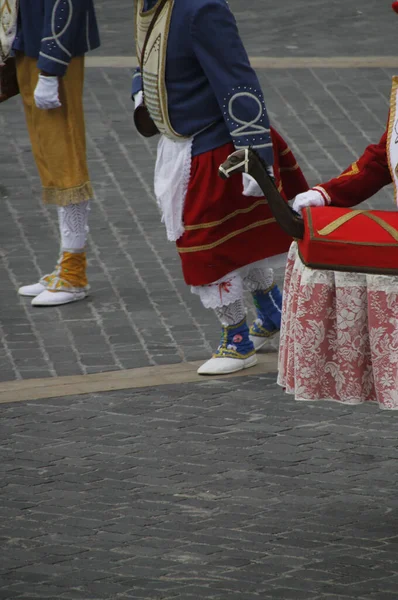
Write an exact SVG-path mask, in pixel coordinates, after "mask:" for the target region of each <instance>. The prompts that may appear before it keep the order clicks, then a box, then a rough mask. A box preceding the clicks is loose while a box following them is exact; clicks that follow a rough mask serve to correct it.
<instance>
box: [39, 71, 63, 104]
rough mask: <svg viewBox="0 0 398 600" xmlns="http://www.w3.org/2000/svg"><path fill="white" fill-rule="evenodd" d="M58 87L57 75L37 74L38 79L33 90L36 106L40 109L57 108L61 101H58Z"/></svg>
mask: <svg viewBox="0 0 398 600" xmlns="http://www.w3.org/2000/svg"><path fill="white" fill-rule="evenodd" d="M58 87H59V82H58V77H45V76H44V75H39V81H38V82H37V85H36V89H35V92H34V98H35V104H36V106H37V108H40V109H42V110H50V109H52V108H59V107H60V106H61V102H60V101H59V93H58Z"/></svg>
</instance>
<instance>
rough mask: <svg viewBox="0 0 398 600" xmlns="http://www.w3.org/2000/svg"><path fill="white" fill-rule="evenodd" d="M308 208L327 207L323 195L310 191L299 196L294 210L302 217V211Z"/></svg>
mask: <svg viewBox="0 0 398 600" xmlns="http://www.w3.org/2000/svg"><path fill="white" fill-rule="evenodd" d="M307 206H325V200H324V198H323V196H322V194H321V193H320V192H317V191H316V190H308V191H307V192H303V193H302V194H297V196H296V197H295V199H294V202H293V206H292V208H293V210H294V211H295V212H296V213H299V214H300V215H301V211H302V210H303V208H306V207H307Z"/></svg>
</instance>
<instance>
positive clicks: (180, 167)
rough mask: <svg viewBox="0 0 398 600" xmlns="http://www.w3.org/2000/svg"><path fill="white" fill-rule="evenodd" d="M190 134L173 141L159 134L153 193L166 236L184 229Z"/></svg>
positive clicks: (171, 237) (176, 236) (175, 236)
mask: <svg viewBox="0 0 398 600" xmlns="http://www.w3.org/2000/svg"><path fill="white" fill-rule="evenodd" d="M192 142H193V138H189V139H187V140H184V141H181V142H176V141H174V140H171V139H169V138H167V137H166V136H164V135H162V136H161V138H160V140H159V144H158V150H157V158H156V166H155V195H156V199H157V202H158V205H159V208H160V211H161V213H162V222H163V223H164V224H165V226H166V232H167V239H168V240H169V241H170V242H175V241H176V240H178V239H179V238H180V237H181V236H182V234H183V233H184V223H183V212H184V202H185V196H186V194H187V190H188V185H189V179H190V176H191V163H192Z"/></svg>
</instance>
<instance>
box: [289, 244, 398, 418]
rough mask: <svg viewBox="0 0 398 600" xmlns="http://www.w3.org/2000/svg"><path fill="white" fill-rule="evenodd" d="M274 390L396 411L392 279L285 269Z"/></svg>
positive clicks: (395, 292)
mask: <svg viewBox="0 0 398 600" xmlns="http://www.w3.org/2000/svg"><path fill="white" fill-rule="evenodd" d="M278 384H279V385H281V386H282V387H283V388H284V389H285V391H286V392H287V393H288V394H294V396H295V398H296V400H309V401H312V400H335V401H337V402H344V403H346V404H360V403H362V402H378V404H379V406H380V408H384V409H398V277H386V276H383V275H363V274H359V273H339V272H335V271H320V270H315V269H308V268H307V267H305V266H304V265H303V263H302V262H301V260H300V258H299V256H298V251H297V244H296V243H295V242H294V243H293V244H292V245H291V247H290V251H289V256H288V262H287V266H286V274H285V283H284V294H283V315H282V329H281V339H280V346H279V373H278Z"/></svg>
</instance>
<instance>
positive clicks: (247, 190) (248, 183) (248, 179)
mask: <svg viewBox="0 0 398 600" xmlns="http://www.w3.org/2000/svg"><path fill="white" fill-rule="evenodd" d="M267 172H268V175H270V177H273V176H274V168H273V167H267ZM242 179H243V195H244V196H256V197H259V196H264V192H263V191H262V189H261V188H260V186H259V185H258V183H257V181H256V180H255V179H254V178H253V177H252V176H251V175H249V174H248V173H243V175H242Z"/></svg>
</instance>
